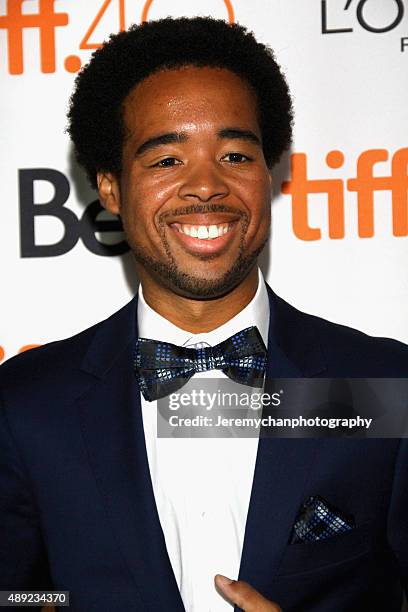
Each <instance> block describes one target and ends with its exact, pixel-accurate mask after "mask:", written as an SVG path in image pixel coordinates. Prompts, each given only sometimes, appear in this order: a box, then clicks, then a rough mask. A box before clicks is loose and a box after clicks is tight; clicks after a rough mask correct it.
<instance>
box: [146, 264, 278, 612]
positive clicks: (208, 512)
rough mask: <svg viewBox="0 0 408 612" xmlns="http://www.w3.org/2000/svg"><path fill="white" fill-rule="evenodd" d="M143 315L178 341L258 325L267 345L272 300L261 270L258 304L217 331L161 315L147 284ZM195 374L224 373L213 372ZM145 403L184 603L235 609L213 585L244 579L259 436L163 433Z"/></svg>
mask: <svg viewBox="0 0 408 612" xmlns="http://www.w3.org/2000/svg"><path fill="white" fill-rule="evenodd" d="M137 317H138V328H139V336H140V337H143V338H150V339H152V340H161V341H165V342H171V343H173V344H177V345H179V346H191V345H195V344H197V343H204V345H207V346H208V345H209V346H214V345H215V344H218V343H219V342H222V341H223V340H225V339H226V338H228V337H229V336H231V335H233V334H235V333H236V332H238V331H240V330H242V329H244V328H246V327H249V326H251V325H256V326H257V327H258V329H259V331H260V333H261V336H262V338H263V341H264V343H265V346H268V327H269V299H268V293H267V290H266V287H265V282H264V278H263V275H262V272H261V270H260V269H259V268H258V288H257V291H256V294H255V296H254V297H253V299H252V300H251V302H250V303H249V304H248V305H247V306H246V307H245V308H244V309H243V310H241V312H239V313H238V314H237V315H235V316H234V317H233V318H232V319H230V320H229V321H227V322H226V323H224V325H221V326H220V327H218V328H216V329H214V330H212V331H210V332H205V333H200V334H192V333H191V332H188V331H186V330H183V329H180V328H179V327H177V326H176V325H174V324H173V323H171V322H170V321H168V320H167V319H165V318H164V317H162V316H161V315H159V314H158V313H157V312H156V311H154V310H153V309H152V308H151V307H150V306H149V305H148V304H147V303H146V301H145V299H144V297H143V291H142V287H141V285H140V287H139V299H138V308H137ZM195 376H197V377H202V378H206V377H210V378H211V377H214V376H217V377H219V378H221V377H223V376H225V375H224V374H223V372H221V371H220V370H217V371H214V370H212V371H208V372H200V373H199V374H196V375H195ZM258 391H259V389H258ZM141 406H142V416H143V427H144V434H145V440H146V448H147V455H148V461H149V468H150V475H151V479H152V484H153V491H154V496H155V500H156V506H157V510H158V514H159V518H160V523H161V527H162V529H163V533H164V537H165V541H166V547H167V552H168V555H169V558H170V562H171V565H172V568H173V572H174V576H175V578H176V582H177V584H178V587H179V590H180V594H181V597H182V600H183V603H184V607H185V609H186V611H187V612H210V611H211V612H222V611H224V612H226V611H227V610H229V611H231V610H232V606H231V605H230V604H229V603H227V602H226V601H225V600H224V599H223V598H222V597H221V595H220V594H219V593H217V591H216V589H215V587H214V576H215V574H218V573H219V574H224V575H226V576H228V577H230V578H232V579H237V578H238V572H239V566H240V561H241V553H242V545H243V539H244V532H245V523H246V518H247V513H248V506H249V499H250V494H251V488H252V481H253V475H254V468H255V460H256V453H257V448H258V437H255V438H157V402H156V401H154V402H148V401H147V400H145V399H144V398H143V396H141ZM158 588H160V585H158Z"/></svg>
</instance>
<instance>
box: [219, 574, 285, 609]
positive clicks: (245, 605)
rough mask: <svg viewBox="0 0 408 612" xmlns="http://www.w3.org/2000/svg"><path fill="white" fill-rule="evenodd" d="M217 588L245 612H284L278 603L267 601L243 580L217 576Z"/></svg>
mask: <svg viewBox="0 0 408 612" xmlns="http://www.w3.org/2000/svg"><path fill="white" fill-rule="evenodd" d="M215 586H216V587H217V589H218V590H219V591H220V593H222V595H223V596H224V597H225V598H226V599H228V600H229V601H230V602H231V603H232V604H234V605H236V606H238V607H239V608H241V609H242V610H244V612H282V610H281V608H280V607H279V606H278V605H277V604H276V603H274V602H273V601H270V600H269V599H266V598H265V597H264V596H263V595H261V594H260V593H258V591H256V590H255V589H254V588H253V587H251V585H249V584H248V583H247V582H244V581H243V580H231V579H230V578H227V577H226V576H222V575H221V574H217V575H216V576H215Z"/></svg>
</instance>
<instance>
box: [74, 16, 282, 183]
mask: <svg viewBox="0 0 408 612" xmlns="http://www.w3.org/2000/svg"><path fill="white" fill-rule="evenodd" d="M181 66H196V67H204V66H208V67H217V68H224V69H228V70H230V71H231V72H234V73H235V74H237V75H238V76H240V77H241V78H242V79H243V80H244V81H246V83H247V84H249V85H250V87H251V88H252V89H253V91H254V92H255V94H256V98H257V105H258V121H259V125H260V128H261V133H262V144H263V152H264V156H265V160H266V163H267V165H268V167H270V168H271V167H272V166H273V165H274V164H276V163H277V162H278V161H279V159H280V157H281V155H282V153H283V152H284V151H285V150H287V149H288V148H289V147H290V144H291V139H292V123H293V112H292V102H291V98H290V94H289V89H288V85H287V83H286V80H285V77H284V76H283V74H282V72H281V70H280V68H279V65H278V64H277V62H276V60H275V57H274V54H273V51H272V50H271V49H270V48H269V47H267V46H266V45H263V44H261V43H259V42H257V41H256V39H255V37H254V35H253V34H252V33H250V32H248V31H247V30H246V28H244V27H243V26H241V25H238V24H228V23H226V22H225V21H222V20H218V19H213V18H211V17H194V18H186V17H182V18H178V19H172V18H166V19H160V20H158V21H150V22H145V23H142V24H141V25H133V26H131V27H130V28H129V29H128V30H126V31H124V32H119V33H118V34H114V35H112V36H111V37H110V39H109V41H108V42H106V43H104V45H103V46H102V47H101V48H100V49H98V50H97V51H95V52H94V53H93V54H92V57H91V60H90V61H89V63H88V64H87V65H86V66H84V67H83V68H82V70H81V72H80V73H79V74H78V76H77V78H76V81H75V89H74V92H73V94H72V96H71V98H70V104H69V111H68V127H67V131H68V133H69V135H70V137H71V139H72V141H73V143H74V148H75V155H76V158H77V161H78V163H79V164H80V165H81V166H83V167H84V169H85V171H86V173H87V175H88V178H89V181H90V183H91V184H92V186H93V187H96V174H97V172H100V171H104V172H112V173H113V174H115V175H116V176H117V177H120V174H121V169H122V146H123V142H124V138H125V134H126V131H125V126H124V122H123V114H122V106H123V102H124V100H125V98H126V97H127V95H128V94H129V93H130V91H131V90H132V89H133V87H135V86H136V85H137V84H138V83H140V82H141V81H142V80H143V79H145V78H146V77H148V76H149V75H151V74H152V73H154V72H157V71H160V70H165V69H171V68H179V67H181Z"/></svg>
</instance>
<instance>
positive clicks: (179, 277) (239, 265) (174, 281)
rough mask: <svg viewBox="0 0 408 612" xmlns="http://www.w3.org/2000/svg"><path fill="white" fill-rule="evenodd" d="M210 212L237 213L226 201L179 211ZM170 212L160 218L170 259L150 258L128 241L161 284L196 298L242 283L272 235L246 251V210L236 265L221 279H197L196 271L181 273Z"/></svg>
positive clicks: (221, 292) (207, 257)
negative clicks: (170, 234) (170, 236)
mask: <svg viewBox="0 0 408 612" xmlns="http://www.w3.org/2000/svg"><path fill="white" fill-rule="evenodd" d="M208 211H212V212H223V211H233V212H236V211H235V210H234V209H230V208H229V207H228V206H225V205H223V204H218V203H217V204H214V203H213V204H204V205H202V204H201V205H197V204H195V205H190V206H187V207H185V208H180V209H177V210H176V214H179V215H180V214H189V213H203V212H208ZM168 214H169V213H166V214H164V215H163V216H162V217H161V218H160V220H159V231H160V234H161V238H162V242H163V245H164V248H165V251H166V254H167V257H168V262H166V263H164V262H161V261H157V260H156V259H153V258H152V257H150V255H148V254H146V252H144V251H143V250H142V249H140V248H139V247H138V245H136V244H132V242H131V240H129V239H128V243H129V246H130V247H131V249H132V252H133V255H134V257H135V259H136V261H137V262H138V263H139V264H141V266H143V268H144V269H145V270H146V272H147V273H150V274H151V275H152V276H156V277H159V279H160V281H161V283H162V284H163V285H165V286H166V287H169V288H170V289H171V290H172V291H174V293H178V294H180V295H184V296H186V297H191V298H193V299H211V298H217V297H221V296H222V295H225V294H226V293H229V292H230V291H232V289H234V288H235V287H237V286H238V285H239V284H240V283H242V281H243V280H244V279H245V278H246V276H247V275H248V273H249V272H250V271H251V270H252V268H253V266H254V264H255V263H256V261H257V258H258V256H259V254H260V253H261V251H262V250H263V248H264V246H265V244H266V243H267V241H268V237H266V238H265V240H264V241H263V243H262V245H261V246H260V247H258V248H257V249H255V250H254V251H252V252H251V253H248V254H247V255H245V254H244V251H245V246H244V243H245V236H246V231H247V228H248V225H249V219H248V216H247V215H246V213H243V212H242V213H241V218H242V230H241V239H240V244H239V248H238V257H237V259H236V261H235V262H234V264H233V265H232V267H231V268H230V269H229V270H228V271H227V272H226V273H225V274H224V275H223V276H222V277H221V278H218V279H203V278H197V277H196V276H194V275H193V274H189V273H187V272H181V271H180V270H179V268H178V266H177V263H176V261H175V259H174V257H173V255H172V253H171V250H170V246H169V244H168V242H167V240H166V233H165V221H166V216H167V215H168ZM173 214H174V213H173ZM125 231H126V228H125ZM126 233H127V234H128V238H130V235H131V232H126ZM216 257H218V255H217V254H213V255H212V254H208V255H205V254H204V255H197V259H201V260H203V261H209V260H211V259H214V258H216Z"/></svg>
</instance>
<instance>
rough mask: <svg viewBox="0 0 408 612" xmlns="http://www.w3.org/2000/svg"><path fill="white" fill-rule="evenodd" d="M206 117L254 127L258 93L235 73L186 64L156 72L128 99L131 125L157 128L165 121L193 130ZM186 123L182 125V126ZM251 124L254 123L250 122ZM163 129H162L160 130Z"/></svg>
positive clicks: (127, 120) (126, 107) (126, 105)
mask: <svg viewBox="0 0 408 612" xmlns="http://www.w3.org/2000/svg"><path fill="white" fill-rule="evenodd" d="M206 117H208V120H209V121H211V122H214V120H216V119H217V118H218V117H219V118H220V121H221V123H222V122H223V118H227V117H228V119H229V120H228V122H227V123H228V125H226V126H225V127H229V126H231V125H235V124H236V125H239V124H240V123H242V121H243V122H244V124H246V125H244V126H243V127H244V128H245V127H247V128H249V127H252V128H254V127H255V125H256V124H257V109H256V99H255V95H254V93H253V92H252V90H251V89H250V88H249V86H248V85H247V84H246V83H245V81H243V80H242V79H241V78H240V77H239V76H238V75H236V74H235V73H233V72H231V71H229V70H227V69H223V68H212V67H200V68H197V67H193V66H188V67H183V68H177V69H168V70H163V71H159V72H156V73H153V74H152V75H150V76H149V77H147V78H146V79H144V80H143V81H141V82H140V83H138V84H137V85H136V86H135V87H134V88H133V89H132V91H131V92H130V93H129V94H128V96H127V98H126V99H125V101H124V119H125V123H126V124H127V126H128V127H129V128H131V127H137V124H142V125H143V124H145V125H146V124H147V123H149V127H152V124H155V128H154V131H157V130H158V128H159V127H160V126H162V125H163V122H164V123H166V122H168V123H169V125H170V124H171V123H173V122H175V123H179V124H180V126H179V129H180V130H184V131H186V130H187V131H190V130H194V129H196V128H197V123H200V124H201V123H205V120H206ZM181 123H182V125H181ZM249 124H250V125H249ZM160 131H162V130H160Z"/></svg>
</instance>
